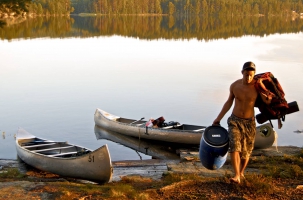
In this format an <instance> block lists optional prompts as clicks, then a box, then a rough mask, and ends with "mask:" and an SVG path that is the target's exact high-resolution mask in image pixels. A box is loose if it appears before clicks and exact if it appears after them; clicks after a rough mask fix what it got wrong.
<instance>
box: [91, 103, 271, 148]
mask: <svg viewBox="0 0 303 200" xmlns="http://www.w3.org/2000/svg"><path fill="white" fill-rule="evenodd" d="M94 121H95V124H96V125H97V126H100V127H102V128H104V129H107V130H110V131H114V132H118V133H120V134H124V135H127V136H132V137H137V138H144V139H149V140H158V141H164V142H172V143H181V144H193V145H199V144H200V140H201V137H202V134H203V133H204V130H205V128H206V127H207V126H197V125H188V124H180V125H178V126H170V127H164V128H146V126H145V124H146V122H147V121H144V120H135V119H128V118H122V117H118V116H116V115H113V114H110V113H108V112H105V111H103V110H101V109H99V108H97V109H96V111H95V115H94ZM274 141H275V134H274V130H273V128H272V127H271V125H270V124H269V123H268V124H263V125H260V126H258V127H257V134H256V139H255V148H259V149H264V148H268V147H270V146H272V144H273V143H274Z"/></svg>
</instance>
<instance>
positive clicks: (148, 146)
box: [95, 126, 198, 160]
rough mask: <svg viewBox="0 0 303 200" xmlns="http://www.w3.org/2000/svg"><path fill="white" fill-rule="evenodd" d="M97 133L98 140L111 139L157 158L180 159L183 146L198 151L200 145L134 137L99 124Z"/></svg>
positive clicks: (96, 127) (96, 128) (96, 129)
mask: <svg viewBox="0 0 303 200" xmlns="http://www.w3.org/2000/svg"><path fill="white" fill-rule="evenodd" d="M95 134H96V138H97V140H110V141H113V142H115V143H118V144H121V145H123V146H125V147H128V148H131V149H133V150H135V151H137V152H141V153H143V154H145V155H149V156H152V158H155V159H163V160H175V159H180V157H179V155H178V154H179V150H180V149H182V148H191V149H195V150H196V151H198V145H196V146H194V145H190V146H189V145H181V146H180V144H172V143H167V142H159V141H151V140H144V139H138V138H134V137H129V136H125V135H122V134H120V133H116V132H113V131H109V130H106V129H104V128H102V127H99V126H95Z"/></svg>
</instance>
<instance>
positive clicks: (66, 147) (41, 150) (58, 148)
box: [32, 145, 74, 153]
mask: <svg viewBox="0 0 303 200" xmlns="http://www.w3.org/2000/svg"><path fill="white" fill-rule="evenodd" d="M71 147H74V146H71V145H70V146H65V147H55V148H49V149H38V150H32V152H36V153H37V152H43V151H52V150H60V149H68V148H71Z"/></svg>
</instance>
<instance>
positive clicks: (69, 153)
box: [47, 151, 78, 157]
mask: <svg viewBox="0 0 303 200" xmlns="http://www.w3.org/2000/svg"><path fill="white" fill-rule="evenodd" d="M77 153H78V152H77V151H71V152H66V153H58V154H51V155H47V156H49V157H58V156H66V155H73V154H77Z"/></svg>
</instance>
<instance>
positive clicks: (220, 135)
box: [203, 126, 229, 146]
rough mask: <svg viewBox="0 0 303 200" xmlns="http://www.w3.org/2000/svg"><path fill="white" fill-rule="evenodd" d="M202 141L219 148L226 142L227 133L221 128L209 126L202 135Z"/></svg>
mask: <svg viewBox="0 0 303 200" xmlns="http://www.w3.org/2000/svg"><path fill="white" fill-rule="evenodd" d="M203 137H204V140H205V141H206V142H207V143H209V144H211V145H214V146H221V145H224V144H226V143H227V142H228V140H229V138H228V132H227V130H226V129H225V128H223V127H222V126H209V127H207V128H206V129H205V131H204V134H203Z"/></svg>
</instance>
